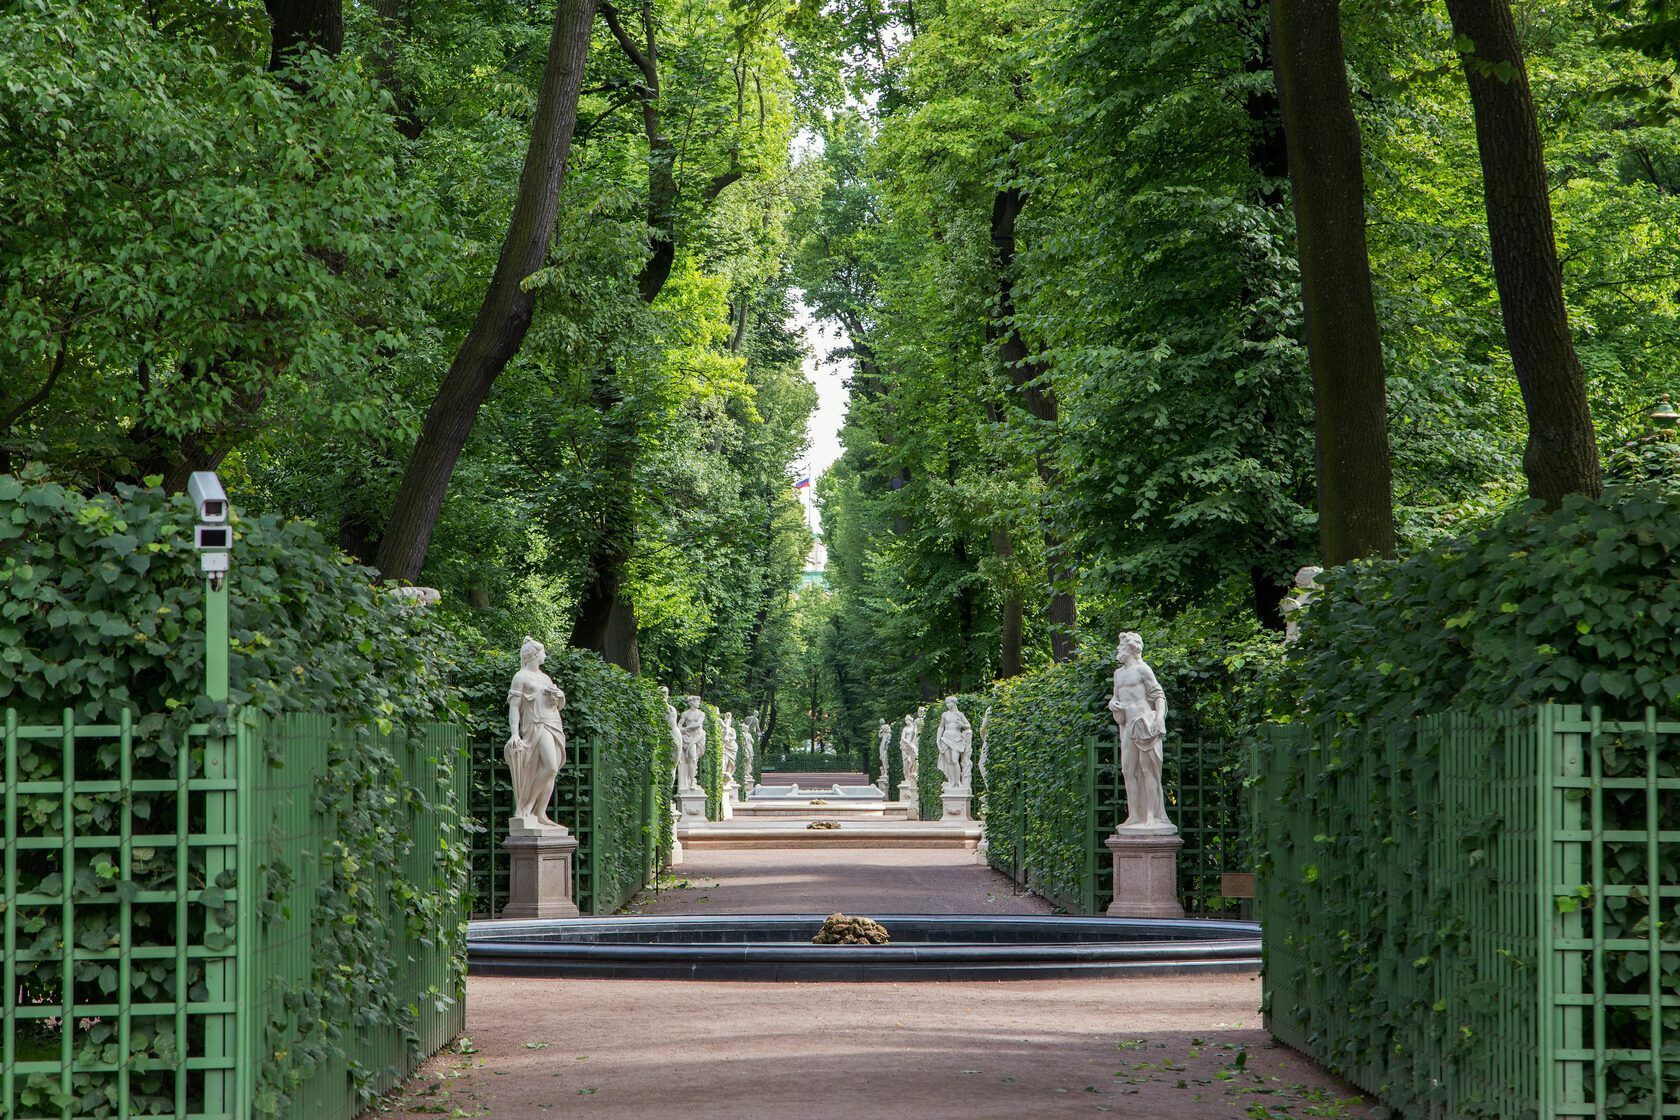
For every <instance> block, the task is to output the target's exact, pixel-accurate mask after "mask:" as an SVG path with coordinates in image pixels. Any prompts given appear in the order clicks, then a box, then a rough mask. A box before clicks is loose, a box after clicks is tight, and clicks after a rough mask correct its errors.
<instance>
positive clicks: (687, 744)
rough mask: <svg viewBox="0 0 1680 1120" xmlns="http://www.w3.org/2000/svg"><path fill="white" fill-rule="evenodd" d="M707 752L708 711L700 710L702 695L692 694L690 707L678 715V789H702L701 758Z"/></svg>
mask: <svg viewBox="0 0 1680 1120" xmlns="http://www.w3.org/2000/svg"><path fill="white" fill-rule="evenodd" d="M705 753H706V713H705V712H703V711H701V710H700V697H698V696H690V697H689V698H688V707H687V708H684V709H683V713H682V715H680V716H678V717H677V789H678V790H679V791H681V792H683V793H698V792H699V791H700V779H699V772H700V758H701V756H702V755H704V754H705Z"/></svg>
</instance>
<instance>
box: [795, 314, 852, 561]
mask: <svg viewBox="0 0 1680 1120" xmlns="http://www.w3.org/2000/svg"><path fill="white" fill-rule="evenodd" d="M794 296H795V298H794V305H793V306H794V310H793V321H794V325H795V326H796V327H797V328H798V329H799V332H800V333H801V334H802V335H804V337H805V347H806V349H807V350H808V351H810V353H809V354H808V355H807V356H806V358H805V379H806V380H807V381H809V382H810V383H811V384H812V385H815V386H816V388H817V408H816V411H815V412H813V413H811V418H810V419H809V420H807V421H806V422H805V436H806V439H807V440H809V442H810V447H809V449H808V450H807V451H806V453H805V459H804V460H803V461H802V462H801V463H799V464H798V468H799V471H798V477H801V478H809V479H810V480H811V483H812V485H810V486H808V487H806V488H805V489H803V490H801V491H800V492H799V496H800V501H801V502H802V503H803V504H804V506H805V521H806V523H807V524H808V525H810V526H811V531H812V532H813V533H819V534H820V533H821V531H822V524H821V522H820V519H819V518H818V516H817V511H816V509H815V507H814V506H813V504H812V499H813V498H814V497H815V496H816V493H817V488H816V480H817V478H818V476H820V475H821V474H822V473H823V472H824V471H826V470H827V469H828V468H829V467H830V466H831V465H833V463H834V460H836V459H838V458H840V425H841V424H842V423H843V422H844V421H845V419H846V398H847V397H848V396H849V395H850V394H849V393H848V392H847V390H846V379H847V378H848V377H850V376H851V373H852V362H851V359H850V358H835V357H832V356H831V355H832V354H833V353H834V351H835V350H838V349H840V348H842V347H844V346H845V345H846V342H847V340H846V336H845V331H844V330H842V329H841V328H840V327H835V326H829V325H827V324H824V323H819V322H818V321H817V320H816V317H815V316H813V315H812V314H811V309H810V308H809V307H806V306H805V301H804V300H803V299H801V298H799V293H797V292H796V293H794ZM827 565H828V550H827V549H826V548H825V547H824V546H823V543H822V541H821V539H819V540H818V541H817V543H816V547H814V548H813V549H812V550H811V558H810V560H809V561H808V562H807V564H806V567H808V568H812V569H821V568H824V567H827Z"/></svg>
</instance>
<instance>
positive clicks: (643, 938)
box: [467, 914, 1260, 981]
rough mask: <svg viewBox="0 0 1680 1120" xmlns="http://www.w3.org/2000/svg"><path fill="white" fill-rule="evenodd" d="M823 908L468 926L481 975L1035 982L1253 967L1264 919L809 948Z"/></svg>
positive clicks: (906, 928)
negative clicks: (816, 911) (817, 911)
mask: <svg viewBox="0 0 1680 1120" xmlns="http://www.w3.org/2000/svg"><path fill="white" fill-rule="evenodd" d="M825 916H826V915H820V914H818V915H812V914H769V915H703V916H681V917H615V918H559V919H548V920H538V921H499V922H473V923H471V925H470V926H469V927H468V934H467V963H468V971H469V972H471V973H472V974H474V975H479V976H548V977H596V978H623V979H630V978H636V979H684V980H804V981H822V980H826V981H835V980H840V981H865V980H891V981H909V980H981V979H984V980H1029V979H1032V980H1043V979H1056V978H1060V977H1098V976H1136V975H1146V974H1153V975H1161V974H1183V973H1208V972H1213V973H1253V972H1255V971H1257V970H1258V969H1259V967H1260V927H1259V926H1258V925H1256V924H1254V923H1253V922H1227V921H1215V920H1209V919H1178V920H1167V919H1157V918H1072V917H1048V916H1036V915H991V914H986V915H949V914H938V915H932V914H870V915H869V917H872V918H875V919H876V920H878V921H880V922H881V923H882V924H883V925H885V926H886V927H887V930H888V932H889V933H891V934H893V936H894V941H893V943H892V944H888V945H812V944H810V938H811V936H812V935H813V934H814V933H815V932H816V930H817V927H818V926H820V925H821V924H822V920H823V918H824V917H825Z"/></svg>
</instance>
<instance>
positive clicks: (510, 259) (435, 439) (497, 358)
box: [378, 0, 595, 580]
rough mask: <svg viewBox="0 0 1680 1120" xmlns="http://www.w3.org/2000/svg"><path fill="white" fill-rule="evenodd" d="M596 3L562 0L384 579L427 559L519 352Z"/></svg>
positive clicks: (417, 454)
mask: <svg viewBox="0 0 1680 1120" xmlns="http://www.w3.org/2000/svg"><path fill="white" fill-rule="evenodd" d="M594 16H595V0H559V2H558V4H557V5H556V7H555V10H554V31H553V34H552V36H551V38H550V39H549V44H548V60H547V62H546V63H545V64H544V67H543V77H542V85H541V87H540V88H539V89H538V91H537V110H536V115H535V116H534V117H533V118H532V119H531V140H530V144H529V146H528V147H527V148H526V150H525V166H524V169H523V170H522V171H521V172H520V175H519V193H518V195H517V196H516V197H515V199H514V203H513V214H512V216H511V217H510V218H509V219H508V234H507V240H506V241H505V242H503V244H502V255H501V258H500V259H499V260H498V261H497V262H496V271H495V274H494V275H493V276H492V277H491V279H490V287H489V290H488V291H486V292H485V294H484V302H483V303H482V304H481V305H480V306H479V309H478V318H477V319H476V320H475V321H474V322H473V325H472V329H471V330H470V331H468V332H467V337H466V339H465V341H463V342H462V343H461V348H460V350H459V351H457V353H456V355H455V360H454V362H453V363H451V364H450V367H449V372H448V373H447V374H445V375H444V378H443V383H442V384H441V385H439V386H438V392H437V396H436V397H435V398H434V399H433V401H432V407H431V409H430V411H428V412H427V413H426V421H425V424H424V425H423V426H422V427H421V429H420V438H419V440H418V441H417V442H416V443H415V445H414V454H413V455H412V456H411V457H410V458H409V461H408V469H407V470H406V471H404V472H403V480H402V484H401V485H400V486H399V487H398V489H397V498H396V502H395V504H394V505H393V506H392V509H391V518H390V520H389V522H387V524H386V527H385V535H384V537H383V539H382V540H381V541H380V542H379V559H378V568H379V570H380V572H381V573H382V574H383V575H384V576H385V578H387V579H401V580H413V579H417V578H418V577H419V575H420V569H421V567H422V566H423V565H424V564H425V562H426V549H427V547H428V546H429V545H430V544H431V539H432V530H433V528H434V527H435V526H436V525H437V518H438V512H439V511H440V510H441V509H442V508H443V496H444V493H445V491H447V490H448V488H449V479H450V476H451V475H452V474H454V472H455V461H456V460H457V459H458V458H460V455H461V449H462V448H463V447H465V446H466V443H467V437H468V436H469V435H471V434H472V428H473V422H474V421H475V420H477V419H478V410H479V406H480V405H482V404H483V403H484V398H485V397H486V396H487V395H488V394H489V392H490V386H491V385H493V384H495V381H496V378H497V377H499V376H501V373H502V370H503V369H505V368H506V367H507V364H508V362H509V361H510V360H512V358H513V356H514V355H515V354H517V353H518V352H519V347H520V345H521V344H522V343H523V342H524V341H525V332H526V331H527V330H528V329H529V328H530V326H531V314H532V310H533V308H534V306H535V302H536V297H535V296H534V295H533V294H532V293H531V292H527V291H524V290H522V289H521V287H520V284H521V282H522V281H523V280H524V279H525V278H526V277H527V276H529V275H530V274H531V273H533V272H535V271H536V270H537V269H539V268H541V267H542V265H543V261H544V260H545V259H546V257H547V255H548V246H549V240H550V239H551V238H552V237H553V235H554V220H555V216H556V215H557V213H558V211H559V207H560V188H561V186H562V185H563V184H564V183H565V180H566V160H567V156H568V155H569V154H570V150H571V143H572V129H573V128H574V127H575V126H576V124H577V107H578V92H579V90H580V88H581V87H582V84H583V64H584V58H585V55H586V54H587V52H588V49H589V25H590V22H591V21H592V20H593V19H594Z"/></svg>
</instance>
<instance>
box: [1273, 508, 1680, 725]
mask: <svg viewBox="0 0 1680 1120" xmlns="http://www.w3.org/2000/svg"><path fill="white" fill-rule="evenodd" d="M1677 562H1680V492H1677V491H1675V490H1674V489H1672V488H1671V487H1669V486H1667V485H1665V484H1651V483H1645V484H1634V485H1627V486H1615V485H1612V486H1611V487H1610V488H1608V489H1607V490H1606V491H1605V494H1604V497H1603V499H1602V500H1589V499H1586V498H1583V497H1578V496H1577V497H1572V498H1570V499H1568V500H1567V501H1565V503H1564V505H1563V507H1562V508H1561V509H1559V510H1558V511H1557V512H1555V513H1551V514H1546V513H1543V512H1541V511H1540V510H1538V509H1537V508H1535V507H1533V506H1532V505H1529V506H1523V507H1520V508H1513V509H1510V510H1508V511H1507V512H1506V513H1505V514H1504V515H1502V516H1501V517H1499V518H1497V519H1496V520H1494V521H1493V522H1491V523H1490V524H1488V525H1486V526H1484V527H1482V528H1479V529H1476V530H1474V531H1472V532H1469V533H1465V534H1463V535H1460V536H1457V537H1452V538H1448V539H1444V540H1442V541H1439V542H1437V543H1436V544H1434V545H1431V546H1429V547H1427V548H1424V549H1421V550H1419V551H1418V552H1417V553H1416V554H1415V555H1413V556H1411V557H1409V558H1407V559H1404V560H1400V561H1393V562H1377V563H1364V564H1359V565H1356V566H1353V567H1351V568H1349V569H1347V570H1345V571H1337V572H1335V573H1332V574H1330V575H1328V576H1326V577H1324V584H1325V586H1326V590H1325V591H1324V592H1323V593H1322V594H1321V595H1320V596H1319V597H1317V598H1315V600H1314V601H1313V603H1312V605H1311V606H1310V607H1308V608H1307V617H1306V622H1305V624H1304V627H1303V634H1302V640H1301V642H1300V643H1299V644H1298V645H1297V646H1296V647H1295V650H1294V651H1293V653H1292V657H1291V661H1292V668H1293V670H1294V672H1295V673H1297V674H1298V678H1299V686H1300V689H1301V700H1300V702H1301V707H1302V709H1303V711H1304V712H1305V713H1306V717H1307V718H1309V719H1311V720H1313V721H1315V722H1322V723H1327V724H1329V725H1331V726H1339V725H1351V726H1361V725H1366V724H1378V723H1392V722H1395V721H1404V720H1407V719H1410V718H1412V717H1414V716H1417V715H1420V714H1424V713H1429V712H1438V711H1445V710H1447V709H1449V708H1455V709H1459V710H1471V711H1486V710H1492V709H1497V708H1500V707H1503V706H1505V705H1508V704H1513V703H1517V704H1521V703H1531V702H1538V701H1541V700H1545V699H1549V698H1554V697H1563V698H1568V699H1569V700H1570V701H1571V702H1577V701H1578V702H1581V703H1585V704H1588V705H1592V704H1602V705H1604V706H1605V707H1606V708H1609V709H1612V710H1618V711H1626V710H1632V709H1636V708H1637V707H1639V706H1643V705H1645V704H1653V705H1655V706H1657V707H1658V708H1659V709H1660V710H1663V711H1665V712H1672V711H1674V710H1675V708H1674V704H1675V702H1676V700H1675V698H1676V696H1680V673H1677V672H1676V669H1675V666H1676V664H1677V663H1680V638H1677V637H1676V630H1675V627H1674V622H1675V620H1676V619H1677V618H1680V587H1677V586H1676V584H1675V581H1674V578H1673V573H1674V570H1675V565H1676V563H1677Z"/></svg>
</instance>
